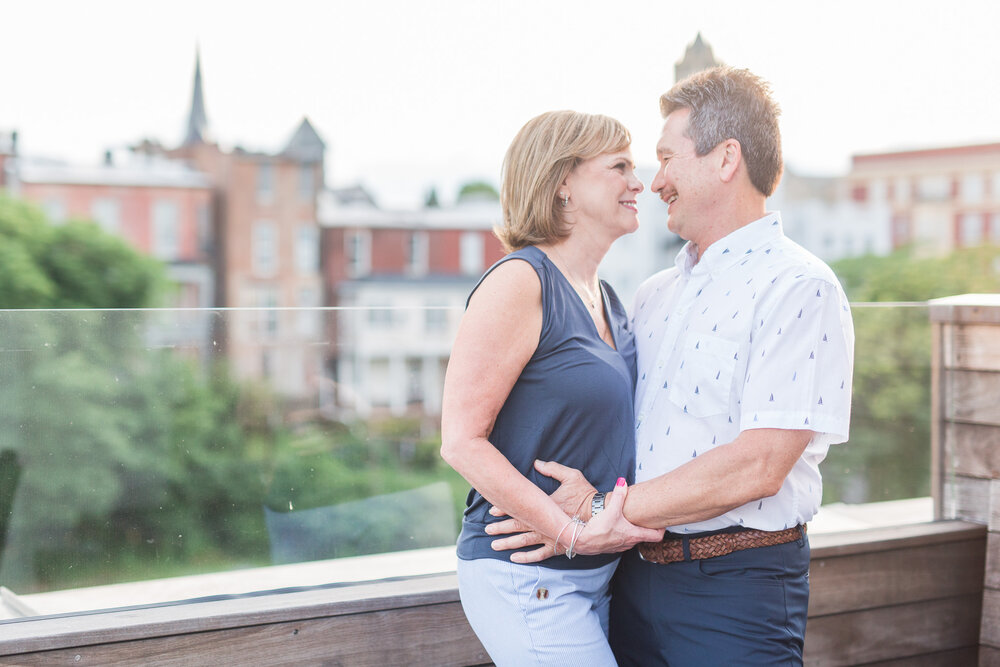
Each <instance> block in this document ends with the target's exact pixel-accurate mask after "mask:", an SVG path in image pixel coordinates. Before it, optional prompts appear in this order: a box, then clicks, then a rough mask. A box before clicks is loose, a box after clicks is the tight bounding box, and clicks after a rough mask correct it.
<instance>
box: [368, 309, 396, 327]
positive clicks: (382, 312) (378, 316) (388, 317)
mask: <svg viewBox="0 0 1000 667" xmlns="http://www.w3.org/2000/svg"><path fill="white" fill-rule="evenodd" d="M394 312H395V311H394V310H393V309H392V307H391V306H368V324H369V325H370V326H371V327H372V328H373V329H391V328H392V326H393V324H395V318H394V317H393V314H394Z"/></svg>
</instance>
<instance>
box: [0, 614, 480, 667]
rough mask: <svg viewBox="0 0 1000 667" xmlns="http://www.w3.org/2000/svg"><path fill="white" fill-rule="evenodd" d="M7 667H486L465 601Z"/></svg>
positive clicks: (97, 649)
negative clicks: (426, 666) (58, 666)
mask: <svg viewBox="0 0 1000 667" xmlns="http://www.w3.org/2000/svg"><path fill="white" fill-rule="evenodd" d="M3 660H4V659H2V658H0V665H7V664H10V665H13V664H17V665H25V666H31V665H53V664H77V665H136V666H138V665H144V666H151V667H187V666H188V665H195V664H197V665H247V664H257V665H276V666H279V665H319V664H327V665H330V664H332V665H340V664H343V665H357V666H358V667H367V666H369V665H370V666H372V667H375V666H382V665H417V664H434V665H480V664H484V663H488V662H489V656H488V655H487V654H486V652H485V651H484V650H483V648H482V645H481V644H480V643H479V641H478V640H477V639H476V636H475V635H474V634H473V632H472V630H471V629H470V628H469V626H468V624H467V623H466V621H465V615H464V614H463V612H462V608H461V605H460V604H459V603H457V602H453V603H448V604H441V605H428V606H424V607H418V608H407V609H397V610H390V611H378V612H370V613H364V614H357V615H352V616H338V617H332V618H322V619H312V620H306V621H298V622H291V623H275V624H267V625H258V626H250V627H245V628H236V629H229V630H216V631H212V632H200V633H192V634H186V635H182V636H180V637H157V638H152V639H147V640H137V641H131V642H119V643H113V644H99V645H95V646H87V647H83V648H73V649H62V650H56V651H45V652H40V653H31V654H27V655H20V656H17V657H16V661H14V662H9V663H8V662H4V661H3Z"/></svg>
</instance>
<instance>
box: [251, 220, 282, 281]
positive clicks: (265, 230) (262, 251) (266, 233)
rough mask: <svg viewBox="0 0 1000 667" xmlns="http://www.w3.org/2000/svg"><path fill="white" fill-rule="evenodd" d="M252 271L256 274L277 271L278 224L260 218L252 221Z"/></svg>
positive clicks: (270, 273) (265, 274) (269, 273)
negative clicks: (254, 221)
mask: <svg viewBox="0 0 1000 667" xmlns="http://www.w3.org/2000/svg"><path fill="white" fill-rule="evenodd" d="M251 244H252V246H253V247H252V253H253V272H254V274H256V275H258V276H273V275H274V274H276V273H277V272H278V226H277V225H276V224H274V223H273V222H269V221H266V220H261V221H258V222H256V223H254V226H253V238H252V240H251Z"/></svg>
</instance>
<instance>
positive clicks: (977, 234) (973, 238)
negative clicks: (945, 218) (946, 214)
mask: <svg viewBox="0 0 1000 667" xmlns="http://www.w3.org/2000/svg"><path fill="white" fill-rule="evenodd" d="M959 225H960V228H959V236H960V238H961V241H962V245H963V246H965V247H969V246H976V245H979V244H980V243H982V242H983V218H982V216H980V215H979V214H978V213H965V214H964V215H962V218H961V221H960V222H959Z"/></svg>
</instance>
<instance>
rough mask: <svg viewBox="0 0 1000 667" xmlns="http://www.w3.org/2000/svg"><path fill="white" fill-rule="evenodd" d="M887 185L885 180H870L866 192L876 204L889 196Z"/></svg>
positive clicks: (881, 202)
mask: <svg viewBox="0 0 1000 667" xmlns="http://www.w3.org/2000/svg"><path fill="white" fill-rule="evenodd" d="M888 191H889V186H888V185H886V183H885V181H872V182H871V183H870V184H869V185H868V194H869V196H870V198H871V201H872V202H874V203H876V204H884V203H885V202H886V200H887V199H888V198H889V192H888Z"/></svg>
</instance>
